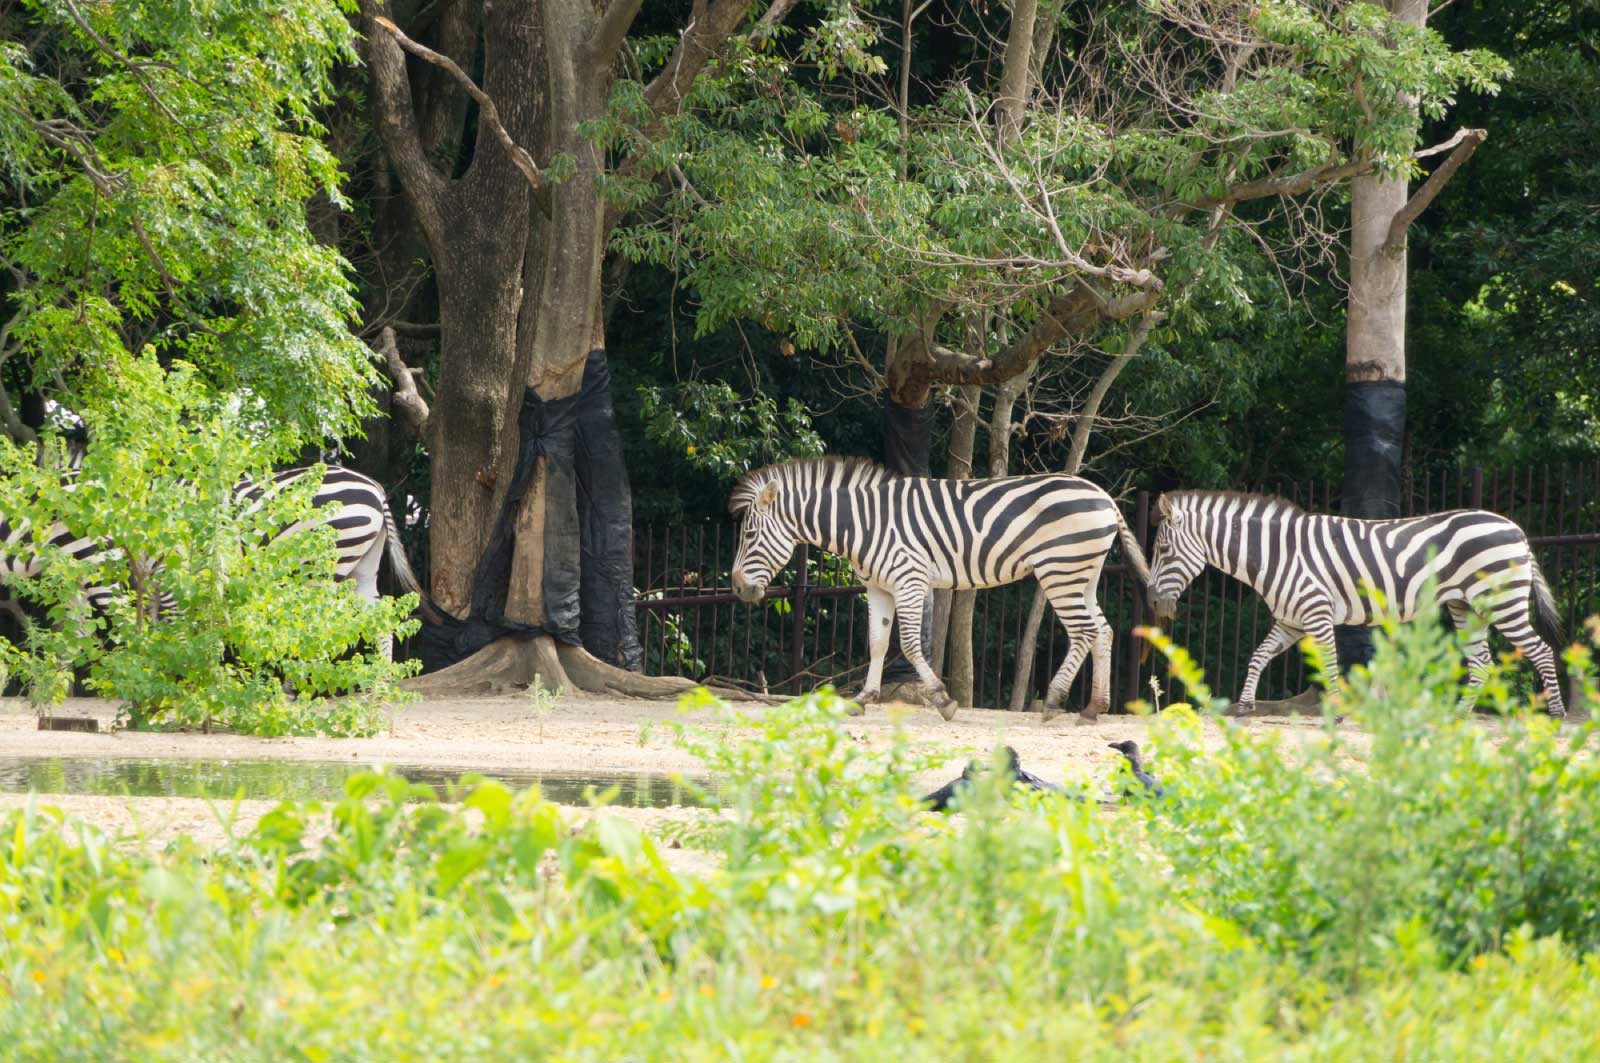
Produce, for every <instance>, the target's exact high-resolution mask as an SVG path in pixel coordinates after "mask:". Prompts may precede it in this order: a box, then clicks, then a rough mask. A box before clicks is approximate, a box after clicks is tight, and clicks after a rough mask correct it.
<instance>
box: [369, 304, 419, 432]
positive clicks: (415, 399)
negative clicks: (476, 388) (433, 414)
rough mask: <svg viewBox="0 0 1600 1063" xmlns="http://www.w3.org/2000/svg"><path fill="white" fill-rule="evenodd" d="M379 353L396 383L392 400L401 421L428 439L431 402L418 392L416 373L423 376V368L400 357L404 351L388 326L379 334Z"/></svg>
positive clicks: (409, 429) (411, 430) (409, 428)
mask: <svg viewBox="0 0 1600 1063" xmlns="http://www.w3.org/2000/svg"><path fill="white" fill-rule="evenodd" d="M378 353H379V354H381V355H383V367H384V369H386V370H387V371H388V373H389V379H390V380H392V381H394V391H393V392H392V401H393V403H394V408H395V410H397V411H398V412H399V414H400V421H401V423H403V424H404V425H405V426H406V429H407V430H408V431H409V432H410V433H411V434H412V435H414V436H416V437H417V438H418V439H427V438H428V417H429V410H428V403H427V400H425V399H424V398H423V397H422V396H421V395H420V394H419V393H418V392H417V381H416V377H415V375H414V374H417V373H421V372H422V370H420V369H412V368H411V367H410V366H408V365H406V363H405V361H404V359H402V358H401V357H400V348H399V347H397V346H396V345H395V341H394V329H392V328H389V327H388V326H387V325H386V326H384V329H383V331H382V332H381V333H379V334H378Z"/></svg>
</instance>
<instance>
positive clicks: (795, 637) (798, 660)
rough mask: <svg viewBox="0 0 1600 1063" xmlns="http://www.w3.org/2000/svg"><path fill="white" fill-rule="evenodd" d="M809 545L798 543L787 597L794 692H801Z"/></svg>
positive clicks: (790, 669)
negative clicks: (790, 591)
mask: <svg viewBox="0 0 1600 1063" xmlns="http://www.w3.org/2000/svg"><path fill="white" fill-rule="evenodd" d="M810 553H811V547H809V546H807V545H806V544H805V543H801V544H800V563H799V565H798V566H796V568H795V578H794V593H793V594H792V595H791V596H790V598H789V620H790V629H789V677H790V680H791V682H793V683H794V684H795V693H797V694H798V693H801V692H802V691H801V684H800V673H801V672H802V671H803V670H804V669H805V648H806V561H807V558H808V557H809V556H810Z"/></svg>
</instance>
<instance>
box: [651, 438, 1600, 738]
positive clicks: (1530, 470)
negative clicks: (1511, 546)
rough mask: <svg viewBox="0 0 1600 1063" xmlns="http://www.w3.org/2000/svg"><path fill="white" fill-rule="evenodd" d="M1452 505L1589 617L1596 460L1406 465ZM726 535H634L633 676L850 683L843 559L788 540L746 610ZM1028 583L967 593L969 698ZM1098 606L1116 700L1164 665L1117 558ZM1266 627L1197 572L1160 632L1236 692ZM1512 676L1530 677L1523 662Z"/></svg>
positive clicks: (1001, 657) (1013, 634) (1052, 659)
mask: <svg viewBox="0 0 1600 1063" xmlns="http://www.w3.org/2000/svg"><path fill="white" fill-rule="evenodd" d="M1273 489H1274V490H1275V492H1276V493H1277V494H1280V495H1282V496H1284V497H1286V498H1289V499H1292V500H1294V501H1295V502H1298V503H1299V504H1301V505H1302V506H1304V507H1305V508H1306V509H1308V510H1311V511H1313V512H1328V513H1336V512H1338V508H1339V490H1338V486H1337V485H1336V484H1332V483H1325V482H1316V483H1312V482H1301V483H1287V484H1280V485H1276V486H1275V487H1274V488H1273ZM1132 502H1133V510H1134V512H1133V514H1131V516H1132V517H1133V520H1132V521H1131V524H1132V526H1133V528H1134V531H1135V533H1136V534H1137V535H1138V536H1139V538H1140V541H1141V542H1143V543H1144V544H1145V545H1146V547H1147V548H1148V546H1149V544H1150V539H1151V527H1150V523H1151V506H1152V504H1153V502H1152V499H1151V497H1150V495H1149V494H1148V493H1147V492H1142V491H1141V492H1139V493H1138V495H1137V496H1136V497H1135V498H1134V499H1133V500H1132ZM1465 507H1471V508H1483V509H1489V510H1493V511H1495V512H1497V513H1503V514H1505V515H1506V516H1508V517H1511V518H1512V519H1513V520H1515V521H1517V523H1519V524H1520V525H1522V527H1523V528H1524V529H1525V530H1526V531H1527V532H1528V534H1529V537H1530V541H1531V542H1532V544H1533V546H1534V549H1535V551H1536V552H1537V554H1538V556H1539V562H1540V565H1541V566H1542V567H1543V569H1544V573H1545V577H1546V578H1547V579H1548V580H1549V582H1550V586H1551V589H1552V590H1553V591H1554V593H1555V596H1556V600H1557V602H1558V603H1559V604H1560V606H1561V609H1562V613H1563V616H1564V618H1565V620H1566V624H1567V630H1568V631H1569V632H1576V631H1577V630H1578V627H1579V625H1580V624H1581V622H1582V620H1583V619H1584V618H1585V617H1587V616H1589V615H1592V614H1594V613H1597V612H1600V463H1584V464H1581V465H1561V466H1554V465H1545V466H1538V467H1525V468H1519V469H1497V470H1484V469H1479V468H1470V469H1433V470H1429V471H1417V472H1415V473H1412V474H1408V477H1407V482H1406V485H1405V491H1404V513H1405V515H1406V516H1411V515H1415V514H1420V513H1432V512H1439V511H1442V510H1447V509H1458V508H1465ZM737 531H738V529H737V527H736V526H734V525H732V524H729V523H725V522H719V523H715V524H713V523H707V524H699V525H691V526H676V527H666V528H663V527H644V528H640V529H638V530H637V531H636V532H635V536H634V544H635V552H636V555H637V556H636V563H635V570H634V571H635V574H636V578H637V579H638V580H639V582H640V586H641V588H642V589H641V591H640V594H639V598H638V601H637V608H638V610H639V632H640V638H641V640H642V641H643V643H644V647H645V654H646V662H645V668H646V671H648V672H650V673H651V674H657V675H684V676H690V677H692V678H696V679H702V680H706V681H711V680H718V681H721V682H725V683H732V684H737V685H743V686H748V687H751V688H754V689H760V690H765V691H769V692H772V693H799V692H801V691H804V690H809V689H811V688H813V687H815V686H818V685H820V684H822V683H833V684H835V685H836V686H839V687H841V688H849V687H851V686H855V685H859V683H860V681H861V679H862V677H863V676H864V675H865V671H866V666H867V653H868V651H867V622H866V617H867V614H866V600H865V598H864V596H863V588H862V587H861V586H860V585H858V584H856V583H855V582H854V580H853V577H852V575H851V573H850V568H849V565H848V563H846V562H844V561H843V560H842V559H840V558H836V557H832V556H830V555H825V554H822V553H821V552H820V551H818V550H815V549H812V548H809V547H801V548H800V549H799V550H798V551H796V554H795V557H794V558H793V559H792V560H791V562H790V565H789V567H788V569H786V570H785V571H784V572H783V573H781V574H780V575H779V576H778V577H777V578H775V579H774V581H773V586H772V587H771V588H770V589H769V591H768V594H767V600H766V601H765V602H763V603H761V604H760V605H754V606H752V605H745V604H743V603H741V602H740V601H739V600H738V599H737V598H736V597H735V596H734V595H733V593H732V589H731V588H732V582H731V566H732V561H733V555H734V552H735V550H736V549H737V539H736V536H737ZM1036 586H1037V584H1036V583H1035V582H1034V581H1033V580H1023V581H1021V582H1019V583H1014V584H1011V585H1010V586H1007V587H997V588H994V589H991V590H985V591H979V592H977V593H978V597H977V602H976V608H975V610H974V618H973V674H974V677H975V678H974V691H973V702H974V704H977V705H980V706H990V707H998V708H1003V707H1005V706H1006V705H1008V704H1009V702H1010V699H1011V687H1012V684H1013V682H1014V680H1015V675H1016V660H1017V649H1018V646H1019V644H1020V642H1021V640H1022V635H1023V626H1024V623H1025V621H1026V619H1027V613H1028V609H1029V606H1030V604H1031V602H1032V599H1033V593H1034V589H1035V587H1036ZM1100 602H1101V607H1102V609H1103V610H1104V611H1105V614H1106V616H1107V618H1108V619H1109V620H1110V622H1111V625H1112V629H1113V630H1114V631H1115V632H1116V639H1117V641H1116V648H1115V651H1114V657H1113V660H1114V666H1113V667H1114V685H1113V695H1114V702H1115V704H1117V705H1119V706H1120V705H1121V704H1123V703H1125V702H1127V701H1130V700H1133V699H1135V698H1138V697H1141V696H1148V689H1149V688H1148V684H1149V680H1150V678H1151V677H1152V676H1157V675H1164V672H1165V669H1164V666H1163V664H1162V662H1161V661H1159V660H1158V659H1157V658H1155V657H1154V656H1152V658H1151V659H1150V660H1148V661H1146V662H1145V663H1144V664H1143V665H1142V666H1141V665H1140V663H1139V654H1140V642H1139V640H1138V639H1135V638H1134V637H1133V636H1132V631H1133V628H1134V627H1136V626H1138V625H1139V624H1142V623H1145V622H1146V621H1147V616H1146V609H1145V604H1144V596H1143V594H1142V593H1140V592H1139V589H1138V587H1137V584H1136V583H1135V581H1134V580H1133V578H1132V574H1131V573H1130V572H1129V571H1128V569H1127V567H1126V566H1125V565H1123V564H1121V563H1120V562H1119V563H1116V564H1109V565H1107V566H1106V569H1105V574H1104V576H1103V577H1102V579H1101V583H1100ZM1271 624H1272V619H1271V616H1270V614H1269V613H1268V611H1267V608H1266V605H1265V604H1264V603H1263V602H1262V601H1261V599H1260V597H1259V596H1258V595H1256V594H1255V592H1253V591H1251V590H1250V589H1249V588H1247V587H1245V586H1244V585H1243V584H1241V583H1239V582H1238V581H1236V580H1231V579H1228V578H1227V577H1225V576H1223V575H1222V574H1220V573H1218V572H1215V571H1212V570H1207V572H1206V573H1205V574H1203V575H1202V576H1201V577H1200V578H1199V579H1197V580H1196V581H1195V584H1194V586H1192V587H1191V588H1190V589H1189V591H1188V592H1187V593H1186V594H1185V595H1184V597H1183V599H1182V600H1181V602H1180V606H1179V611H1178V617H1177V620H1176V621H1175V622H1174V623H1173V624H1172V625H1171V630H1170V634H1171V635H1172V637H1173V638H1174V639H1175V640H1176V641H1177V642H1178V643H1179V644H1180V645H1183V646H1185V647H1187V648H1188V650H1189V651H1190V653H1192V654H1193V655H1194V656H1195V658H1196V659H1197V660H1199V661H1200V662H1201V664H1202V665H1203V667H1204V668H1205V671H1206V676H1207V678H1208V680H1209V681H1210V683H1211V685H1212V687H1213V688H1214V689H1215V690H1217V691H1218V692H1222V693H1230V694H1236V693H1237V692H1238V690H1239V687H1240V686H1241V685H1242V684H1243V682H1244V672H1245V667H1246V665H1247V664H1248V663H1249V659H1250V654H1251V652H1252V651H1253V650H1254V649H1255V647H1256V646H1257V645H1259V643H1260V641H1261V640H1262V639H1263V638H1265V637H1266V633H1267V629H1268V628H1269V627H1270V626H1271ZM1066 650H1067V645H1066V638H1065V632H1064V631H1063V630H1062V628H1061V626H1060V624H1059V623H1057V622H1056V621H1055V619H1054V618H1053V617H1052V616H1050V615H1049V614H1048V613H1047V614H1046V616H1045V621H1044V623H1043V624H1042V625H1041V627H1040V631H1039V636H1038V640H1037V647H1036V653H1037V657H1036V659H1035V662H1034V669H1033V675H1032V677H1031V682H1030V686H1031V687H1032V688H1033V689H1032V691H1031V692H1030V696H1029V700H1032V698H1034V697H1043V695H1044V689H1045V686H1046V684H1047V683H1048V682H1049V679H1050V676H1051V675H1053V674H1054V672H1055V670H1056V668H1057V667H1058V666H1059V665H1060V663H1061V660H1062V658H1063V657H1064V656H1065V655H1066ZM1525 678H1526V679H1527V680H1528V681H1530V682H1531V680H1532V676H1531V673H1530V674H1529V675H1528V676H1527V677H1525ZM1088 683H1089V666H1088V664H1087V663H1086V664H1085V666H1084V669H1083V671H1082V673H1081V674H1080V675H1079V677H1078V679H1077V682H1076V684H1075V685H1074V689H1073V691H1072V694H1071V696H1070V697H1069V700H1068V704H1069V705H1074V706H1075V705H1081V704H1083V703H1084V702H1086V701H1087V697H1088ZM1305 683H1306V673H1305V667H1304V662H1303V661H1302V660H1301V659H1300V656H1299V654H1297V653H1295V652H1293V651H1290V652H1287V653H1284V654H1282V655H1280V656H1279V657H1278V658H1277V659H1276V660H1275V661H1274V662H1273V663H1272V665H1271V666H1270V667H1269V668H1268V669H1267V671H1266V673H1265V674H1264V675H1263V676H1262V680H1261V686H1260V697H1262V698H1264V699H1266V698H1277V697H1286V696H1288V695H1291V694H1293V693H1295V692H1297V691H1299V690H1301V689H1304V687H1305Z"/></svg>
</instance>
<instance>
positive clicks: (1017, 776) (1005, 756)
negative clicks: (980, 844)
mask: <svg viewBox="0 0 1600 1063" xmlns="http://www.w3.org/2000/svg"><path fill="white" fill-rule="evenodd" d="M983 769H984V765H983V764H982V763H981V762H980V761H976V760H969V761H967V766H966V767H965V768H963V769H962V770H961V777H960V778H959V779H952V780H951V781H950V782H948V783H945V784H944V785H943V786H941V787H939V788H938V789H937V790H935V791H934V792H933V793H931V794H929V795H928V796H927V797H924V798H923V799H922V800H923V803H924V804H926V805H927V806H928V808H929V810H930V811H933V812H943V811H945V810H947V809H948V808H949V807H950V802H951V801H952V800H953V799H954V798H955V796H956V795H957V794H961V793H965V792H966V791H968V790H970V789H971V788H972V780H973V779H975V778H977V777H978V773H979V772H981V771H982V770H983ZM1000 771H1001V772H1002V773H1004V775H1005V777H1006V778H1008V779H1010V780H1011V781H1012V782H1018V783H1021V784H1022V785H1024V786H1031V787H1033V788H1034V789H1035V790H1048V791H1050V792H1052V793H1061V792H1062V789H1061V787H1059V786H1057V785H1056V784H1055V783H1050V782H1045V781H1044V780H1043V779H1041V778H1039V777H1038V776H1037V775H1033V774H1031V773H1029V772H1026V771H1023V770H1022V765H1021V764H1019V763H1018V762H1017V751H1016V750H1014V749H1012V748H1011V747H1010V746H1002V747H1001V749H1000Z"/></svg>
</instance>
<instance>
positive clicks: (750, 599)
mask: <svg viewBox="0 0 1600 1063" xmlns="http://www.w3.org/2000/svg"><path fill="white" fill-rule="evenodd" d="M733 593H734V594H736V595H738V596H739V600H740V601H741V602H744V603H745V604H747V605H756V604H757V603H759V602H760V601H761V599H763V598H765V597H766V596H767V588H766V585H765V584H761V585H757V584H754V583H751V582H750V581H749V580H747V579H745V578H744V576H743V575H742V574H741V573H738V572H735V573H734V574H733Z"/></svg>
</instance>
